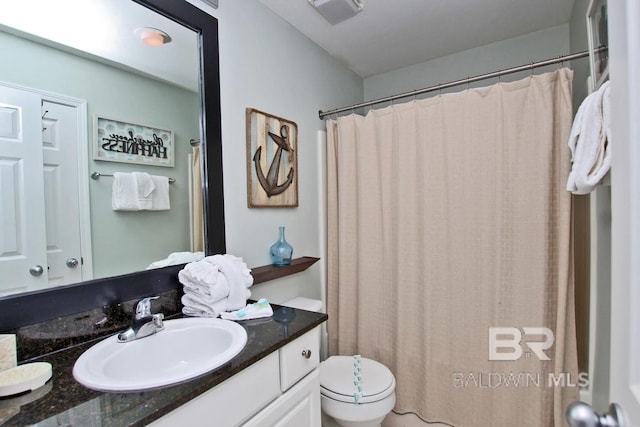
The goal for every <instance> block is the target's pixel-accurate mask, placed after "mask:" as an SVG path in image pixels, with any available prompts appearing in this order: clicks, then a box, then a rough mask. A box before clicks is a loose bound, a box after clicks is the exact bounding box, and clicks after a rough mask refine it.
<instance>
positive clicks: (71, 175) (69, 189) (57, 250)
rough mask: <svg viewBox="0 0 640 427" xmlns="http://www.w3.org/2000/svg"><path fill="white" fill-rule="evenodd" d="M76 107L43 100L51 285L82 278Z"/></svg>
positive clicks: (43, 140) (48, 261) (47, 231)
mask: <svg viewBox="0 0 640 427" xmlns="http://www.w3.org/2000/svg"><path fill="white" fill-rule="evenodd" d="M77 147H78V117H77V113H76V108H75V107H71V106H68V105H63V104H59V103H53V102H49V101H44V102H43V103H42V152H43V170H44V201H45V210H44V212H45V223H46V246H47V266H48V273H49V275H48V286H59V285H63V284H67V283H77V282H80V281H82V252H81V247H80V214H79V200H78V198H79V191H78V149H77Z"/></svg>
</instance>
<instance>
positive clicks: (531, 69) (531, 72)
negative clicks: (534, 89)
mask: <svg viewBox="0 0 640 427" xmlns="http://www.w3.org/2000/svg"><path fill="white" fill-rule="evenodd" d="M529 71H530V74H529V75H530V76H533V61H531V66H530V68H529Z"/></svg>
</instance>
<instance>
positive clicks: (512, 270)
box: [327, 69, 577, 427]
mask: <svg viewBox="0 0 640 427" xmlns="http://www.w3.org/2000/svg"><path fill="white" fill-rule="evenodd" d="M571 79H572V72H571V71H570V70H568V69H562V70H558V71H556V72H553V73H547V74H543V75H539V76H531V77H529V78H526V79H523V80H520V81H517V82H511V83H500V84H496V85H493V86H490V87H486V88H480V89H471V90H467V91H464V92H460V93H456V94H449V95H441V96H437V97H434V98H429V99H425V100H419V101H412V102H409V103H406V104H401V105H395V106H392V107H388V108H385V109H380V110H373V111H370V112H369V114H367V116H366V117H362V116H358V115H351V116H347V117H340V118H338V119H337V120H330V121H328V122H327V159H328V160H327V163H328V165H327V171H328V174H327V179H328V181H327V188H328V190H327V193H328V194H327V196H328V198H327V200H328V202H327V203H328V221H329V227H328V244H329V247H328V248H329V250H328V290H327V292H328V312H329V324H328V328H329V329H328V331H329V352H330V354H362V355H363V356H364V357H369V358H372V359H375V360H378V361H380V362H382V363H384V364H386V365H387V366H388V367H389V368H390V369H391V370H392V371H393V372H394V374H395V376H396V380H397V385H396V394H397V404H396V408H395V411H396V412H397V413H415V414H417V415H418V416H419V417H420V418H421V419H423V420H425V421H429V422H444V423H448V424H451V425H454V426H458V427H464V426H468V427H479V426H498V427H499V426H505V427H506V426H509V427H512V426H514V425H531V426H558V427H560V426H563V425H564V415H563V414H564V409H565V407H566V405H567V404H568V403H569V402H570V401H572V400H575V399H577V388H576V387H575V386H572V385H573V383H575V382H576V381H577V359H576V348H575V347H576V344H575V325H574V315H573V254H572V253H571V221H570V218H571V196H570V194H569V193H567V192H566V191H565V190H564V183H565V182H566V177H567V176H568V173H569V168H570V157H569V156H570V153H569V150H568V148H567V146H566V141H567V139H568V135H569V131H570V126H571V119H572V109H571ZM490 327H509V328H518V331H520V333H522V331H523V328H548V329H549V330H551V331H552V332H553V333H554V338H555V341H554V344H553V346H552V347H551V348H549V349H547V350H545V353H546V354H547V355H548V356H549V358H550V360H548V361H545V360H539V359H538V357H537V356H536V353H535V352H533V351H531V350H530V349H529V348H528V347H527V346H526V344H525V341H538V342H539V341H542V340H543V339H544V336H541V335H540V334H537V335H536V334H533V335H532V334H529V335H523V340H522V342H521V345H522V348H523V356H522V357H520V358H518V360H507V361H505V360H498V361H495V360H494V361H492V360H489V354H490V353H489V350H490V348H489V345H490V343H489V328H490ZM512 330H513V329H510V330H509V331H512ZM500 338H505V337H503V336H500ZM534 346H535V344H534ZM500 351H504V350H500ZM507 351H508V349H507ZM364 375H365V376H364V380H366V373H364ZM550 375H553V377H550ZM569 375H570V377H569ZM553 378H556V379H557V378H560V379H561V380H562V381H566V380H568V379H569V378H570V382H571V383H572V384H570V385H569V386H566V387H557V386H555V385H554V383H553ZM518 379H519V380H520V382H517V383H516V381H518ZM536 380H537V382H536Z"/></svg>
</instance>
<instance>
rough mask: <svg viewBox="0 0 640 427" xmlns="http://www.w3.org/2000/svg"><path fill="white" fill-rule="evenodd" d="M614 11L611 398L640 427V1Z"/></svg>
mask: <svg viewBox="0 0 640 427" xmlns="http://www.w3.org/2000/svg"><path fill="white" fill-rule="evenodd" d="M608 7H609V41H610V47H609V56H610V79H611V108H612V113H611V115H612V136H611V139H612V160H613V163H612V169H611V202H612V205H611V212H612V220H611V243H612V247H611V250H612V254H611V274H612V284H611V369H610V376H611V382H610V399H611V401H613V402H616V403H618V404H619V405H620V406H621V407H622V410H623V411H624V413H625V418H626V425H627V426H640V105H639V104H638V103H639V102H640V2H639V1H638V0H615V1H609V2H608Z"/></svg>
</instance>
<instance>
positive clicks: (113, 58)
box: [0, 0, 200, 91]
mask: <svg viewBox="0 0 640 427" xmlns="http://www.w3.org/2000/svg"><path fill="white" fill-rule="evenodd" d="M69 11H73V13H69ZM140 27H153V28H157V29H160V30H162V31H164V32H166V33H168V34H169V36H170V37H171V39H172V41H171V42H170V43H168V44H165V45H162V46H158V47H151V46H147V45H145V44H144V43H142V42H141V40H140V38H139V37H138V36H137V35H136V34H135V30H136V29H137V28H140ZM1 29H4V30H6V31H9V32H13V33H16V34H19V35H22V36H25V37H27V38H30V39H33V40H36V41H40V42H43V43H45V44H48V45H52V46H55V47H58V48H61V49H63V50H67V51H70V52H73V53H77V54H80V55H83V56H87V57H90V58H92V59H96V60H99V61H103V62H107V63H109V64H111V65H115V66H117V67H119V68H124V69H127V70H130V71H133V72H137V73H141V74H144V75H146V76H149V77H153V78H156V79H160V80H162V81H165V82H169V83H172V84H176V85H178V86H180V87H183V88H186V89H189V90H192V91H198V88H199V80H198V75H199V67H200V62H199V58H200V55H199V50H198V35H197V34H196V33H195V32H194V31H192V30H190V29H188V28H186V27H183V26H182V25H179V24H177V23H175V22H174V21H172V20H170V19H167V18H165V17H163V16H161V15H159V14H157V13H154V12H152V11H150V10H148V9H147V8H145V7H143V6H140V5H139V4H137V3H134V2H132V1H122V0H59V1H56V2H53V1H51V0H19V1H12V2H10V3H8V4H3V5H2V13H1V14H0V30H1Z"/></svg>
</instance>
